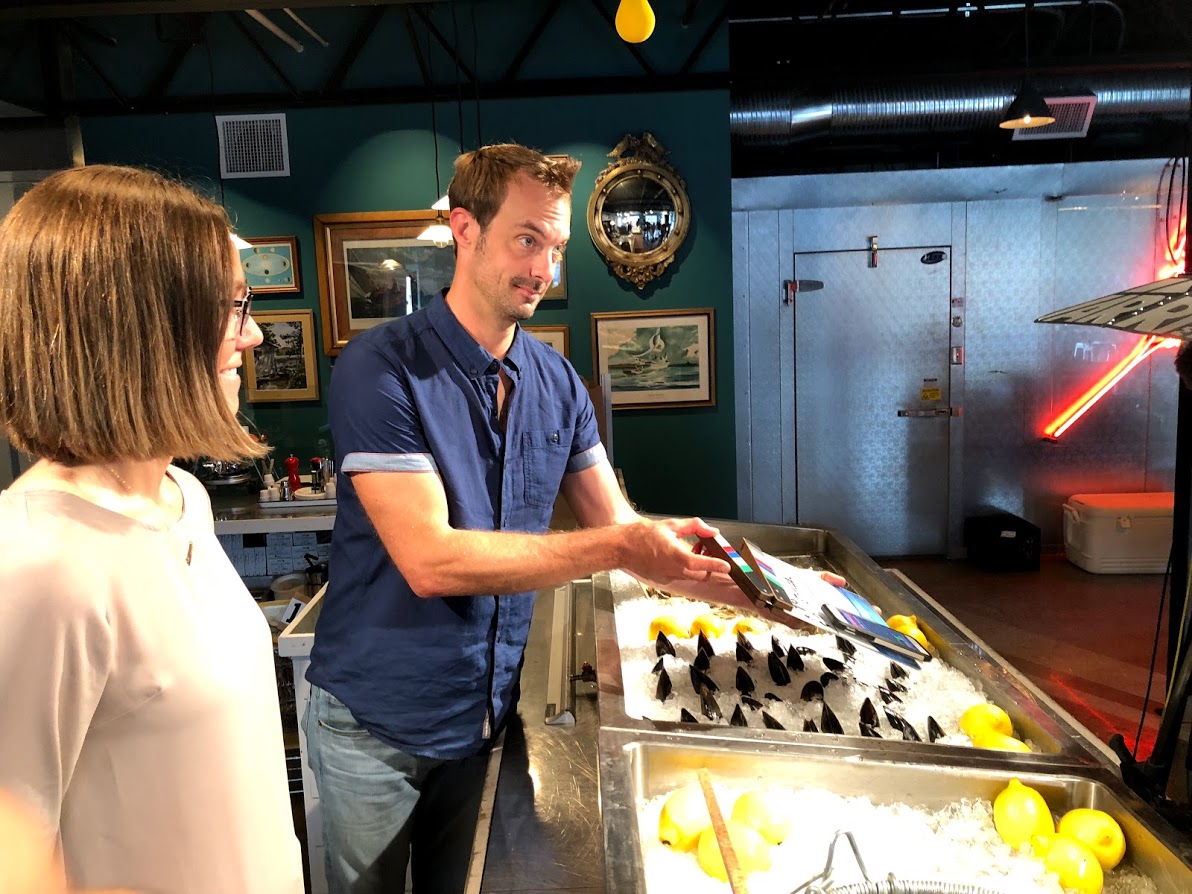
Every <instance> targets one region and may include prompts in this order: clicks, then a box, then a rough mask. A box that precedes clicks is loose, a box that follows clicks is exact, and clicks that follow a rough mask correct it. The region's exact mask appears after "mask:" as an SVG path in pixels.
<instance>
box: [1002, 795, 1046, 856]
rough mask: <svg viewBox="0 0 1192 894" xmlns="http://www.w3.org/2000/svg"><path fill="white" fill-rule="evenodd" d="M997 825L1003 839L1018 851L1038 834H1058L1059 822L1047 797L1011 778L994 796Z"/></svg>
mask: <svg viewBox="0 0 1192 894" xmlns="http://www.w3.org/2000/svg"><path fill="white" fill-rule="evenodd" d="M993 825H994V828H996V829H997V834H998V835H1000V836H1002V841H1004V842H1006V844H1008V845H1010V847H1012V848H1014V849H1016V850H1017V849H1018V848H1020V847H1022V846H1023V845H1024V844H1029V843H1030V840H1031V839H1032V838H1033V837H1034V836H1036V835H1044V834H1046V835H1054V834H1055V822H1054V821H1053V820H1052V818H1051V811H1050V810H1049V809H1048V807H1047V802H1046V801H1044V800H1043V796H1042V795H1040V794H1039V793H1038V792H1037V791H1035V790H1034V789H1033V788H1031V787H1030V786H1026V785H1023V784H1022V783H1021V782H1019V781H1018V780H1017V779H1011V780H1010V784H1009V785H1007V786H1006V787H1005V788H1004V789H1002V790H1001V791H1000V792H999V793H998V796H997V797H996V798H994V799H993Z"/></svg>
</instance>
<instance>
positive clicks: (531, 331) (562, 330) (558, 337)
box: [522, 326, 571, 359]
mask: <svg viewBox="0 0 1192 894" xmlns="http://www.w3.org/2000/svg"><path fill="white" fill-rule="evenodd" d="M522 329H524V330H525V331H526V333H527V334H528V335H532V336H534V337H535V338H536V339H538V340H539V341H540V342H542V343H543V344H547V345H550V346H551V347H552V348H554V349H555V350H556V351H558V352H559V353H560V354H562V355H563V356H564V357H566V358H568V359H571V327H570V326H522Z"/></svg>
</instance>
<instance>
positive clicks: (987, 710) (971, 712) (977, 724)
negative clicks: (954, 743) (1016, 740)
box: [960, 702, 1014, 738]
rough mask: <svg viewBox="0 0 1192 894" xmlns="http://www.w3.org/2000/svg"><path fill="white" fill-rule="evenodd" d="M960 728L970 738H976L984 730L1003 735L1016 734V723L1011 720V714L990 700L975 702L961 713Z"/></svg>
mask: <svg viewBox="0 0 1192 894" xmlns="http://www.w3.org/2000/svg"><path fill="white" fill-rule="evenodd" d="M960 728H961V729H962V730H963V731H964V732H965V733H967V734H968V736H969V738H976V735H977V733H979V732H982V731H984V730H992V731H993V732H995V733H1001V734H1002V735H1003V736H1012V735H1014V724H1012V723H1011V722H1010V715H1009V714H1007V713H1006V712H1005V711H1003V710H1002V709H1001V708H999V707H998V706H997V705H991V704H989V703H988V702H980V703H978V704H975V705H973V706H972V707H970V708H968V709H967V710H966V711H965V712H964V713H963V714H961V715H960Z"/></svg>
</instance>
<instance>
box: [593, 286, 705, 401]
mask: <svg viewBox="0 0 1192 894" xmlns="http://www.w3.org/2000/svg"><path fill="white" fill-rule="evenodd" d="M715 343H716V330H715V325H714V319H713V310H712V308H710V307H705V308H700V309H697V310H648V311H636V312H627V313H598V314H592V355H593V365H594V366H595V373H596V381H597V382H599V381H601V376H603V375H604V374H605V373H608V375H609V381H610V382H611V385H612V395H613V409H614V410H647V409H654V408H656V407H714V406H716V359H715V354H714V352H715Z"/></svg>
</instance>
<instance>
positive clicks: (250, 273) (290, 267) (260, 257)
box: [240, 236, 302, 295]
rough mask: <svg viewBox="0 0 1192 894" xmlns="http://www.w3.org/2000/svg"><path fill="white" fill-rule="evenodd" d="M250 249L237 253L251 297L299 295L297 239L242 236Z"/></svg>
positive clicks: (289, 237) (292, 237)
mask: <svg viewBox="0 0 1192 894" xmlns="http://www.w3.org/2000/svg"><path fill="white" fill-rule="evenodd" d="M240 238H242V239H243V240H244V241H245V242H251V243H252V247H251V248H242V249H240V264H241V266H243V267H244V278H245V280H246V281H247V282H248V287H249V288H250V289H252V291H253V294H254V295H266V294H271V293H274V292H301V291H302V286H301V283H300V281H299V274H298V239H297V238H296V237H294V236H242V237H240Z"/></svg>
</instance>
